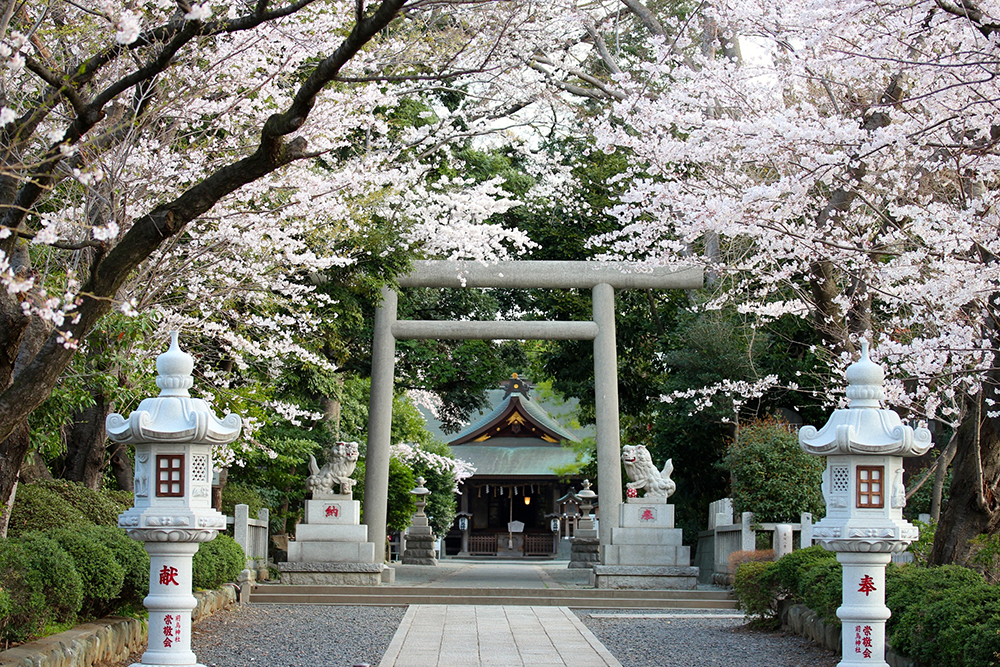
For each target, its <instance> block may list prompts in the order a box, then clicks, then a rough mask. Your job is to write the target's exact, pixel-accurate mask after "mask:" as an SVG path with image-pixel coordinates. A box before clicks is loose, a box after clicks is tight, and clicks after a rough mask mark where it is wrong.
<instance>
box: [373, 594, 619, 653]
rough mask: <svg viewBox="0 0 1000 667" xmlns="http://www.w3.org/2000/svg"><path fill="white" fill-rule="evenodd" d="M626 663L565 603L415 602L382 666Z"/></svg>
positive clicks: (397, 632)
mask: <svg viewBox="0 0 1000 667" xmlns="http://www.w3.org/2000/svg"><path fill="white" fill-rule="evenodd" d="M569 666H572V667H622V666H621V663H619V662H618V661H617V660H616V659H615V658H614V656H612V655H611V653H610V652H609V651H608V650H607V649H606V648H604V646H603V645H602V644H601V642H600V641H598V640H597V638H596V637H594V635H593V633H591V632H590V630H588V629H587V628H586V627H585V626H584V625H583V623H581V622H580V620H579V619H578V618H577V617H576V616H575V615H574V614H573V613H572V612H571V611H570V610H569V609H566V608H565V607H522V606H516V607H515V606H502V607H484V606H475V605H468V606H466V605H412V606H410V607H409V609H408V610H407V612H406V616H404V617H403V622H402V623H400V625H399V629H398V630H397V631H396V634H395V636H394V637H393V639H392V643H391V644H390V645H389V649H388V650H387V651H386V652H385V655H384V656H383V658H382V662H380V663H379V667H569Z"/></svg>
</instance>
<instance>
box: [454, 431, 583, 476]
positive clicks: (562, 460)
mask: <svg viewBox="0 0 1000 667" xmlns="http://www.w3.org/2000/svg"><path fill="white" fill-rule="evenodd" d="M525 440H526V439H525V438H495V439H494V440H491V441H489V444H482V443H469V444H465V445H454V446H452V451H453V453H454V454H455V456H456V457H458V458H460V459H463V460H465V461H468V462H469V463H471V464H472V465H473V466H475V468H476V474H475V475H473V479H481V478H483V477H490V476H500V475H502V476H505V477H555V473H554V472H553V469H556V468H565V467H566V466H567V465H570V464H573V463H576V453H575V452H573V450H571V449H569V448H566V447H553V446H552V445H550V444H543V445H539V444H526V443H525ZM528 442H530V440H529V441H528Z"/></svg>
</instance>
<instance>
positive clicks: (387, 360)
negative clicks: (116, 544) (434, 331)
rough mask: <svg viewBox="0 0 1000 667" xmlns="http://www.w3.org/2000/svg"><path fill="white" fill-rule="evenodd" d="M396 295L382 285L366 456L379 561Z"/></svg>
mask: <svg viewBox="0 0 1000 667" xmlns="http://www.w3.org/2000/svg"><path fill="white" fill-rule="evenodd" d="M398 300H399V297H398V296H397V294H396V293H395V292H394V291H393V290H391V289H389V288H388V287H383V288H382V305H381V306H379V307H378V310H376V311H375V336H374V339H373V340H372V388H371V396H370V398H369V400H368V452H367V454H366V455H365V513H364V517H365V525H366V526H368V540H369V541H371V542H373V543H374V544H375V548H376V550H377V551H376V562H379V563H381V562H382V561H383V560H384V559H385V556H381V557H379V556H380V555H381V554H383V552H384V551H385V538H386V513H387V512H388V509H389V500H388V498H389V458H390V452H389V449H390V445H391V444H392V443H391V440H392V434H391V432H390V431H391V430H392V392H393V378H394V376H395V374H396V339H395V338H394V337H393V335H392V324H393V322H395V321H396V304H397V302H398Z"/></svg>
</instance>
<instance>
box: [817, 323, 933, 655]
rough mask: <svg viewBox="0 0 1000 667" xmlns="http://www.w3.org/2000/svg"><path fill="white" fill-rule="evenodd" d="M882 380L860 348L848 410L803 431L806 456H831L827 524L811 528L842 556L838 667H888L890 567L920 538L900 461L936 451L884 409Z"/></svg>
mask: <svg viewBox="0 0 1000 667" xmlns="http://www.w3.org/2000/svg"><path fill="white" fill-rule="evenodd" d="M884 380H885V373H884V371H883V370H882V367H881V366H879V365H877V364H875V363H874V362H872V360H871V359H870V358H869V356H868V343H867V342H862V344H861V359H860V360H858V361H857V362H856V363H854V364H852V365H851V366H849V367H848V369H847V382H848V387H847V398H848V399H850V407H849V408H848V409H843V410H835V411H834V412H833V414H832V415H831V416H830V419H829V421H828V422H827V423H826V425H825V426H824V427H823V428H822V429H820V430H818V431H817V430H816V428H815V427H813V426H803V427H802V429H801V430H800V431H799V444H800V445H801V446H802V449H804V450H805V451H807V452H809V453H810V454H815V455H817V456H825V457H826V462H827V463H826V471H825V472H824V473H823V498H824V499H825V500H826V518H824V519H823V520H822V521H820V522H819V523H818V524H816V525H815V526H814V527H813V539H814V540H816V541H817V542H818V543H819V544H820V545H822V546H823V548H824V549H827V550H829V551H835V552H837V560H838V561H840V563H841V565H842V566H843V573H844V574H843V605H842V606H841V607H840V608H839V609H838V610H837V616H838V617H839V618H840V620H841V623H842V628H843V632H842V637H843V639H842V648H843V653H842V656H843V659H842V660H841V662H840V663H839V665H838V667H848V666H858V667H860V666H862V665H863V666H866V667H871V666H877V667H888V663H886V662H885V621H886V620H887V619H888V618H889V615H890V612H889V609H888V607H886V606H885V566H886V565H887V564H888V563H889V561H890V560H891V556H892V554H893V553H898V552H901V551H904V550H905V549H906V547H907V546H908V545H909V544H910V543H911V542H913V541H914V540H916V539H917V537H918V531H917V528H916V527H915V526H913V525H912V524H910V523H909V522H908V521H906V520H905V519H903V507H904V506H905V505H906V489H905V488H904V487H903V457H905V456H920V455H922V454H924V453H926V452H927V450H929V449H930V448H931V445H932V442H931V434H930V431H928V430H927V429H926V428H916V429H914V428H913V427H910V426H906V425H904V424H903V423H902V422H901V421H900V419H899V415H897V414H896V413H895V412H893V411H892V410H888V409H885V408H882V407H881V400H882V399H883V398H884V391H883V388H882V385H883V381H884Z"/></svg>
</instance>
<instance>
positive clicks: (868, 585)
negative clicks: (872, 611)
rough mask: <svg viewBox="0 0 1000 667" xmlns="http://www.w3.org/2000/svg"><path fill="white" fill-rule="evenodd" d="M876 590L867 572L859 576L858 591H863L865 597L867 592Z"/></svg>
mask: <svg viewBox="0 0 1000 667" xmlns="http://www.w3.org/2000/svg"><path fill="white" fill-rule="evenodd" d="M874 590H877V589H876V588H875V580H874V579H872V578H871V577H869V576H868V575H867V574H866V575H865V576H863V577H861V588H859V589H858V592H859V593H864V594H865V596H866V597H867V596H868V594H869V593H871V592H872V591H874Z"/></svg>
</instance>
